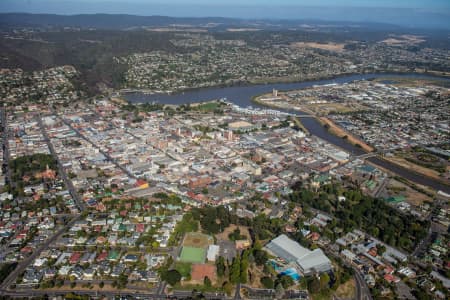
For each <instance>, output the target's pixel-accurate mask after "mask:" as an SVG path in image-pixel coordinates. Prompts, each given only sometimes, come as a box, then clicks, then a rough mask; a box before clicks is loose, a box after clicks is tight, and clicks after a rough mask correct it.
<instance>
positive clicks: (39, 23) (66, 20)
mask: <svg viewBox="0 0 450 300" xmlns="http://www.w3.org/2000/svg"><path fill="white" fill-rule="evenodd" d="M148 13H149V14H151V12H148ZM305 23H307V24H308V25H312V26H314V25H317V26H325V27H329V28H330V29H333V28H335V27H336V26H337V27H338V28H341V27H348V28H350V29H352V30H355V29H356V28H360V29H371V30H377V31H378V30H398V29H401V28H402V27H400V26H396V25H392V24H384V23H373V22H367V23H366V22H342V21H321V20H293V19H292V20H287V19H286V20H275V19H273V20H269V19H260V20H251V19H249V20H245V19H235V18H222V17H196V18H181V17H167V16H156V15H154V16H136V15H126V14H82V15H54V14H28V13H3V14H0V28H4V29H8V28H9V29H10V28H23V27H30V28H64V27H71V28H81V29H88V28H95V29H109V30H124V29H133V28H142V27H158V26H161V27H165V26H169V25H175V26H176V25H180V26H181V25H182V26H186V25H188V26H193V27H199V26H201V27H204V28H207V29H208V30H221V29H226V28H230V27H249V28H259V29H268V28H269V29H270V28H272V29H276V30H280V29H283V28H284V29H292V27H294V28H295V27H298V28H301V27H302V26H304V25H305Z"/></svg>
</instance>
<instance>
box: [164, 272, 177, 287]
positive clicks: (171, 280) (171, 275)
mask: <svg viewBox="0 0 450 300" xmlns="http://www.w3.org/2000/svg"><path fill="white" fill-rule="evenodd" d="M163 280H165V281H167V283H168V284H170V285H171V286H174V285H175V284H177V283H178V282H180V280H181V274H180V272H178V271H177V270H169V271H167V272H166V273H165V274H164V276H163Z"/></svg>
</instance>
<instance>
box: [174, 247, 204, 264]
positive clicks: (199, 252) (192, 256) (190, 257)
mask: <svg viewBox="0 0 450 300" xmlns="http://www.w3.org/2000/svg"><path fill="white" fill-rule="evenodd" d="M205 255H206V250H205V249H202V248H195V247H188V246H184V247H183V249H181V254H180V260H181V261H182V262H191V263H203V262H204V261H205Z"/></svg>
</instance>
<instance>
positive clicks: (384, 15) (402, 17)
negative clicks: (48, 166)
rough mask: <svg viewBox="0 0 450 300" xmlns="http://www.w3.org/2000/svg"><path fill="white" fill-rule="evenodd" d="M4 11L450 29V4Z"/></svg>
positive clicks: (195, 3)
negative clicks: (296, 20) (246, 19)
mask: <svg viewBox="0 0 450 300" xmlns="http://www.w3.org/2000/svg"><path fill="white" fill-rule="evenodd" d="M350 8H351V9H350ZM0 12H30V13H52V14H89V13H110V14H118V13H122V14H135V15H165V16H174V17H235V18H248V19H255V18H275V19H316V20H333V21H356V22H361V21H368V22H382V23H391V24H397V25H403V26H410V27H417V26H428V27H441V28H447V29H450V0H0Z"/></svg>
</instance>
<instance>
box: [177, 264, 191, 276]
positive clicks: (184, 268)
mask: <svg viewBox="0 0 450 300" xmlns="http://www.w3.org/2000/svg"><path fill="white" fill-rule="evenodd" d="M191 266H192V264H191V263H184V262H177V263H176V264H175V270H177V271H178V272H180V274H181V276H183V277H187V276H189V275H190V274H191Z"/></svg>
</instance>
